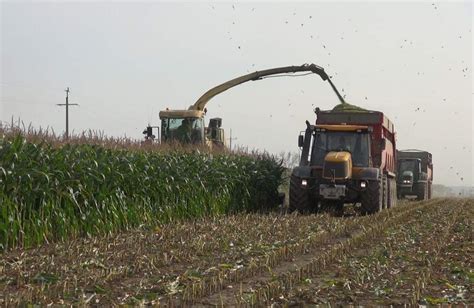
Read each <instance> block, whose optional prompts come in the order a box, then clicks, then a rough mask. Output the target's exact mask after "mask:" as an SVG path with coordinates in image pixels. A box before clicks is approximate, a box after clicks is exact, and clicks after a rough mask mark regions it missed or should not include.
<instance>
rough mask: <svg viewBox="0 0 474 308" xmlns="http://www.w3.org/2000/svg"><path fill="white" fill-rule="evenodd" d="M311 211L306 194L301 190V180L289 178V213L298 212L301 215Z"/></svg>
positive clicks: (293, 177)
mask: <svg viewBox="0 0 474 308" xmlns="http://www.w3.org/2000/svg"><path fill="white" fill-rule="evenodd" d="M310 209H311V204H310V199H309V196H308V192H307V191H305V190H304V189H303V188H301V179H300V178H298V177H295V176H291V179H290V202H289V204H288V210H289V211H290V213H291V212H294V211H298V212H301V213H306V212H309V210H310Z"/></svg>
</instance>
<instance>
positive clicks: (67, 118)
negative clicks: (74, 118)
mask: <svg viewBox="0 0 474 308" xmlns="http://www.w3.org/2000/svg"><path fill="white" fill-rule="evenodd" d="M64 91H65V92H66V104H57V105H58V106H66V139H68V138H69V106H79V105H78V104H69V92H70V91H69V87H67V89H66V90H64Z"/></svg>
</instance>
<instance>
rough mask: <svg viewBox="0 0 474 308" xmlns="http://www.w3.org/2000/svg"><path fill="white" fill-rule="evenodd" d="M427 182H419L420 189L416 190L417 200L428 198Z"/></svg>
mask: <svg viewBox="0 0 474 308" xmlns="http://www.w3.org/2000/svg"><path fill="white" fill-rule="evenodd" d="M426 186H427V185H426V183H419V184H418V189H417V192H416V200H418V201H423V200H426V195H427V193H428V192H427V189H426Z"/></svg>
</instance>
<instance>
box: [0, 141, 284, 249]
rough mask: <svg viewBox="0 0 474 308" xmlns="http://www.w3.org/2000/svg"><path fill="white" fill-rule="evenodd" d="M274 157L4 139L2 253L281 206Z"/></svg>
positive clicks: (0, 156)
mask: <svg viewBox="0 0 474 308" xmlns="http://www.w3.org/2000/svg"><path fill="white" fill-rule="evenodd" d="M282 172H283V168H282V167H281V163H279V162H278V161H277V160H276V159H274V158H273V157H271V156H269V155H265V154H253V155H233V154H225V153H220V154H214V155H213V154H211V153H203V152H199V151H194V152H189V151H188V152H182V151H173V150H170V151H168V152H163V151H161V152H153V151H136V150H127V149H113V148H104V147H101V146H98V145H89V144H73V145H71V144H64V145H61V146H59V147H58V146H57V145H56V146H55V145H53V144H51V143H49V142H43V143H36V142H29V141H27V140H26V139H25V137H23V136H22V135H16V136H13V137H12V136H6V135H3V136H1V135H0V204H1V210H0V250H5V249H9V248H12V247H28V246H34V245H37V244H40V243H43V242H48V241H54V240H61V239H66V238H69V237H75V236H84V235H94V234H108V233H112V232H116V231H118V230H124V229H129V228H134V227H137V226H141V225H154V224H158V223H163V222H169V221H173V220H175V219H184V218H189V217H200V216H208V215H218V214H223V213H229V212H237V211H255V210H262V209H265V208H272V207H274V206H275V205H277V200H278V191H277V189H278V186H279V185H280V183H281V181H282V180H281V178H282Z"/></svg>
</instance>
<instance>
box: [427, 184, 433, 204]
mask: <svg viewBox="0 0 474 308" xmlns="http://www.w3.org/2000/svg"><path fill="white" fill-rule="evenodd" d="M431 185H432V184H431V183H428V200H429V199H431V198H433V187H432V186H431Z"/></svg>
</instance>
